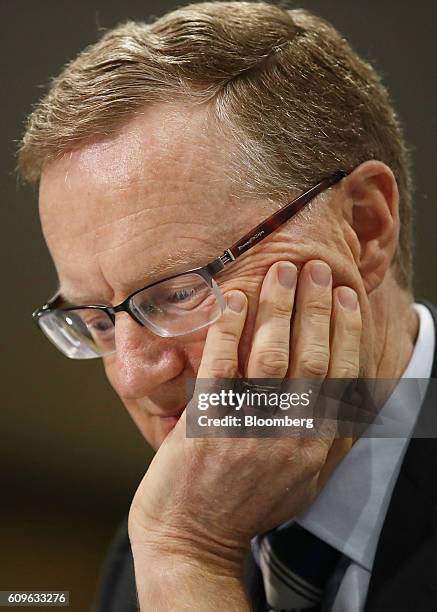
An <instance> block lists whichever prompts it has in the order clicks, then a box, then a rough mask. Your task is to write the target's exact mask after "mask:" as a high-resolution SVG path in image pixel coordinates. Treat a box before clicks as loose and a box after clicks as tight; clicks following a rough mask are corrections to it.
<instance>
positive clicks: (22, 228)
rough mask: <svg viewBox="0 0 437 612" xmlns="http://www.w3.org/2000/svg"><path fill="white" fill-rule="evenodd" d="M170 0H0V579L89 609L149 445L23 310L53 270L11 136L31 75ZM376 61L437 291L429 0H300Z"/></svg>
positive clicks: (97, 382) (36, 85)
mask: <svg viewBox="0 0 437 612" xmlns="http://www.w3.org/2000/svg"><path fill="white" fill-rule="evenodd" d="M175 6H176V4H175V3H172V2H165V1H161V2H151V1H148V2H147V1H146V2H144V1H143V2H140V1H134V0H124V1H123V2H120V0H117V1H115V0H106V1H105V2H103V1H100V2H96V1H93V0H86V1H85V0H84V1H78V0H76V1H75V2H72V1H66V0H40V1H39V2H33V1H31V0H27V1H23V0H15V1H14V2H12V1H7V0H1V2H0V11H1V13H0V27H1V32H0V41H1V42H0V45H1V53H0V62H1V79H2V95H1V105H2V113H1V121H2V126H1V134H2V147H1V153H0V154H1V164H0V168H1V178H0V193H1V203H2V209H1V214H0V219H1V221H0V227H1V240H0V249H1V252H0V255H1V261H0V266H1V268H0V269H1V285H0V286H1V314H2V319H1V321H2V326H1V332H0V338H1V340H0V343H1V346H2V352H1V356H0V372H1V381H2V386H1V391H2V406H1V409H0V432H1V438H0V465H1V472H0V474H1V480H2V482H1V493H2V498H1V499H2V502H1V515H2V516H1V521H0V543H1V547H0V590H6V589H22V590H25V589H27V590H29V589H39V590H43V589H66V590H70V591H71V601H72V604H71V609H73V610H75V611H76V610H77V611H83V610H88V609H89V608H90V604H91V601H92V598H93V593H94V590H95V585H96V580H97V577H98V572H99V567H100V564H101V562H102V559H103V556H104V551H105V548H106V546H107V544H108V541H109V539H110V537H111V534H112V532H113V530H114V528H115V526H116V525H117V523H118V522H119V521H120V519H121V518H122V517H123V516H124V515H126V513H127V511H128V508H129V503H130V499H131V497H132V495H133V493H134V491H135V489H136V486H137V484H138V482H139V480H140V479H141V477H142V474H143V473H144V471H145V469H146V467H147V464H148V462H149V460H150V457H151V452H150V449H148V447H147V445H146V444H145V442H144V441H143V440H142V439H141V437H140V435H139V433H137V431H136V429H135V428H134V425H133V424H132V423H131V421H130V419H129V417H128V416H127V414H125V412H124V409H123V407H122V405H121V403H120V402H119V400H118V399H117V397H116V396H115V394H114V393H113V392H112V390H111V389H110V388H109V385H108V384H107V383H106V382H105V379H104V376H103V370H102V367H101V365H100V363H99V362H98V361H97V360H96V361H89V362H84V363H81V362H74V361H68V360H67V359H65V358H63V357H62V356H61V355H60V354H58V353H57V352H56V350H55V349H54V348H52V347H51V346H50V345H49V343H48V342H47V341H46V340H45V339H44V338H43V337H42V335H40V333H39V332H38V331H37V330H36V328H34V326H33V323H32V322H31V319H30V316H29V315H30V312H31V311H32V309H33V308H34V307H36V306H38V305H39V304H40V303H42V302H44V301H45V299H46V298H47V297H48V296H49V295H50V294H51V292H52V291H53V289H54V288H55V285H56V278H55V274H54V271H53V268H52V265H51V262H50V259H49V256H48V253H47V250H46V248H45V246H44V243H43V241H42V238H41V235H40V228H39V222H38V218H37V205H36V193H35V192H34V190H32V189H30V188H23V187H21V188H18V187H17V181H16V178H15V176H14V166H15V159H14V151H15V146H16V144H15V141H16V140H17V139H18V138H19V136H20V134H21V132H22V128H23V122H24V119H25V116H26V114H27V113H28V112H29V110H30V109H31V107H32V104H34V103H35V102H36V101H37V100H38V98H39V97H40V95H41V94H42V91H43V89H42V86H43V85H45V84H47V82H48V80H49V78H50V77H52V76H55V75H56V74H57V73H58V72H59V70H60V68H61V66H62V65H63V64H64V62H66V61H67V60H69V59H71V58H73V57H74V56H75V55H76V54H77V53H78V52H79V51H80V50H81V49H82V48H83V47H84V46H85V45H87V44H89V43H91V42H93V41H94V40H95V39H96V38H97V36H98V31H99V28H111V27H112V26H114V25H115V24H117V23H118V22H119V21H123V20H126V19H128V18H131V19H139V20H141V19H147V18H148V17H149V16H151V15H161V14H163V13H165V12H166V11H167V10H169V9H171V8H173V7H175ZM290 6H294V7H299V6H300V7H304V8H307V9H309V10H313V11H314V12H316V13H318V14H320V15H322V16H324V17H326V18H327V19H328V20H330V21H331V22H332V23H333V24H334V25H335V26H336V27H337V28H338V29H339V30H340V31H341V32H342V33H343V34H344V35H345V36H346V38H348V40H349V41H350V42H351V43H352V45H353V46H354V47H355V49H356V50H357V51H358V52H360V53H361V54H362V55H364V56H365V57H366V58H367V59H370V60H372V61H373V62H374V64H375V65H376V67H377V68H378V69H379V71H380V72H381V73H382V75H383V77H384V80H385V82H386V84H387V85H388V87H389V89H390V91H391V94H392V97H393V100H394V103H395V106H396V108H397V110H398V111H399V114H400V116H401V119H402V121H403V124H404V129H405V135H406V139H407V142H408V143H409V144H410V146H411V147H412V150H413V161H414V176H415V181H416V196H415V211H416V221H415V236H416V244H415V275H416V278H415V288H416V295H417V296H418V297H427V298H429V299H431V300H433V301H434V302H437V282H436V280H435V267H436V263H437V256H436V250H435V248H434V242H435V222H436V214H435V208H434V195H435V193H436V182H435V176H436V172H435V163H436V161H435V154H434V150H433V145H434V142H433V140H432V136H433V135H435V134H436V118H435V117H436V113H435V107H436V100H435V87H436V82H435V32H436V29H437V23H436V11H435V2H432V1H429V2H427V1H423V0H421V1H419V2H416V3H414V4H413V5H412V4H411V2H409V1H408V2H407V1H399V0H398V1H388V0H384V2H380V1H378V2H377V1H368V2H350V0H348V1H346V0H344V1H342V0H339V1H319V2H316V1H305V0H302V1H301V2H296V3H292V4H290Z"/></svg>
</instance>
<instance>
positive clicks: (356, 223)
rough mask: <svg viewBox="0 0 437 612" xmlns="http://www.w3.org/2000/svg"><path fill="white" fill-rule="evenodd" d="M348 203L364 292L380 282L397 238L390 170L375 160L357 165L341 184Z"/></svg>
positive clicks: (396, 199) (395, 195) (395, 197)
mask: <svg viewBox="0 0 437 612" xmlns="http://www.w3.org/2000/svg"><path fill="white" fill-rule="evenodd" d="M343 185H344V189H345V190H346V195H347V196H348V198H347V199H348V200H349V201H352V209H351V212H352V215H351V217H350V218H349V223H350V225H351V227H352V230H353V232H354V233H355V235H356V237H357V239H358V242H359V245H360V249H359V261H358V262H357V263H358V268H359V270H360V273H361V276H362V278H363V282H364V286H365V288H366V291H367V293H371V292H372V291H373V290H374V289H376V288H377V287H378V286H379V285H380V284H381V283H382V281H383V280H384V277H385V275H386V273H387V271H388V269H389V267H390V264H391V262H392V259H393V256H394V254H395V251H396V247H397V244H398V238H399V192H398V187H397V184H396V179H395V177H394V174H393V172H392V171H391V170H390V168H389V167H388V166H387V165H386V164H384V163H382V162H380V161H376V160H371V161H366V162H364V163H362V164H360V165H359V166H357V167H356V168H355V169H354V170H353V171H352V172H351V173H350V174H349V175H348V176H347V177H346V178H345V179H344V181H343Z"/></svg>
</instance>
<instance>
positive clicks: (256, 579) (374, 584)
mask: <svg viewBox="0 0 437 612" xmlns="http://www.w3.org/2000/svg"><path fill="white" fill-rule="evenodd" d="M423 303H424V304H425V305H426V306H427V307H428V308H429V309H430V310H431V313H432V316H433V319H434V325H435V329H436V330H437V309H436V308H434V307H433V306H432V305H431V304H429V303H427V302H423ZM431 376H432V378H437V338H436V344H435V353H434V362H433V368H432V374H431ZM431 391H432V390H431V388H429V389H428V393H427V395H426V398H425V401H424V403H423V406H422V409H421V412H420V415H419V419H418V423H417V426H416V433H418V434H419V435H420V437H414V436H413V438H412V439H411V441H410V443H409V445H408V449H407V452H406V454H405V457H404V461H403V463H402V467H401V471H400V473H399V477H398V480H397V482H396V485H395V488H394V491H393V495H392V498H391V502H390V505H389V508H388V511H387V515H386V518H385V521H384V525H383V528H382V532H381V536H380V539H379V542H378V547H377V551H376V557H375V562H374V566H373V571H372V576H371V580H370V585H369V591H368V594H367V600H366V605H365V612H437V439H435V438H426V437H425V436H426V432H428V431H431V430H432V431H433V432H435V431H436V427H435V423H436V416H437V397H435V393H434V397H433V394H432V393H431ZM430 423H433V426H432V428H431V427H430ZM245 581H246V588H247V591H248V593H249V595H250V599H251V600H252V602H253V606H254V609H255V610H264V609H265V608H264V602H265V599H264V592H263V586H262V581H261V576H260V572H259V570H258V567H257V565H256V563H255V562H254V560H253V558H251V557H249V558H248V560H247V566H246V575H245ZM137 610H138V607H137V598H136V589H135V578H134V570H133V560H132V552H131V549H130V545H129V539H128V535H127V521H124V523H123V524H122V525H121V527H120V528H119V530H118V532H117V534H116V536H115V538H114V541H113V543H112V546H111V548H110V551H109V554H108V557H107V560H106V562H105V566H104V570H103V574H102V579H101V583H100V589H99V592H98V595H97V600H96V604H95V607H94V611H95V612H137ZM150 612H159V611H155V610H153V611H152V610H151V611H150ZM196 612H197V611H196ZM199 612H202V611H199ZM229 612H232V611H229Z"/></svg>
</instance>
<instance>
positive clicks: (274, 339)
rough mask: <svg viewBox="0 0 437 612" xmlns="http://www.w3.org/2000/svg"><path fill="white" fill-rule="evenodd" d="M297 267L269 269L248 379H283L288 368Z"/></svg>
mask: <svg viewBox="0 0 437 612" xmlns="http://www.w3.org/2000/svg"><path fill="white" fill-rule="evenodd" d="M296 280H297V268H296V266H295V265H294V264H292V263H291V262H288V261H282V262H278V263H276V264H274V265H273V266H271V268H270V269H269V271H268V272H267V274H266V276H265V278H264V281H263V285H262V288H261V293H260V298H259V304H258V312H257V317H256V322H255V329H254V334H253V339H252V347H251V352H250V355H249V360H248V364H247V376H248V378H281V379H282V378H283V377H284V376H285V374H286V372H287V370H288V365H289V348H290V347H289V345H290V321H291V313H292V311H293V304H294V295H295V289H296Z"/></svg>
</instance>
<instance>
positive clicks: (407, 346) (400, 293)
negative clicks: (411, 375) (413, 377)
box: [365, 274, 419, 379]
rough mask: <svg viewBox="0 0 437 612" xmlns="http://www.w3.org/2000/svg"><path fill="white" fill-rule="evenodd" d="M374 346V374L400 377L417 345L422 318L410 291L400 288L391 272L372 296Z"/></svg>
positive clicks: (369, 374) (371, 349) (384, 376)
mask: <svg viewBox="0 0 437 612" xmlns="http://www.w3.org/2000/svg"><path fill="white" fill-rule="evenodd" d="M369 304H370V317H371V326H372V328H373V334H374V335H373V347H372V348H370V349H369V352H368V356H369V357H370V364H371V365H370V364H369V365H370V368H366V370H367V369H369V370H371V373H368V372H367V371H366V374H365V375H366V376H370V377H374V378H387V379H388V378H391V379H398V378H400V377H401V376H402V374H403V372H404V371H405V368H406V367H407V365H408V362H409V361H410V359H411V355H412V352H413V349H414V345H415V342H416V339H417V334H418V331H419V318H418V315H417V314H416V312H415V310H414V309H413V300H412V296H411V294H410V293H408V292H407V291H405V290H403V289H401V288H400V287H399V286H398V284H397V283H396V281H395V280H394V279H393V277H392V276H391V274H390V275H388V276H387V278H386V279H385V280H384V283H383V284H382V285H381V286H380V287H379V288H378V289H376V290H375V291H373V292H372V294H371V295H370V296H369Z"/></svg>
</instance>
